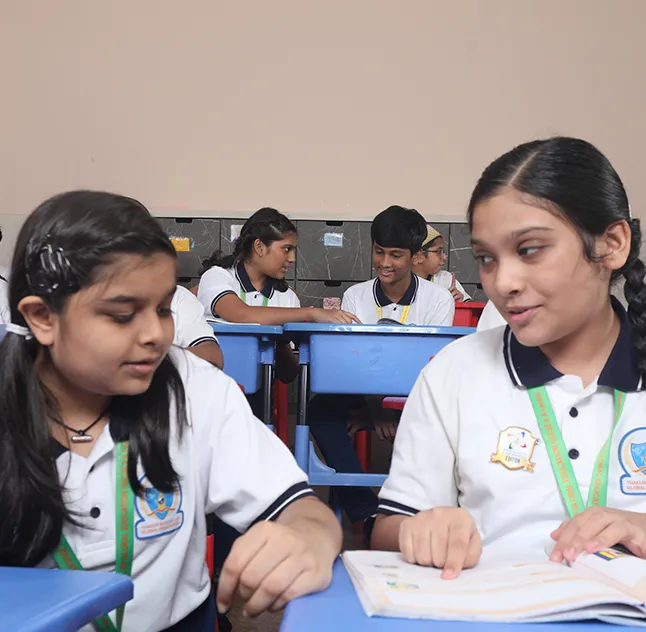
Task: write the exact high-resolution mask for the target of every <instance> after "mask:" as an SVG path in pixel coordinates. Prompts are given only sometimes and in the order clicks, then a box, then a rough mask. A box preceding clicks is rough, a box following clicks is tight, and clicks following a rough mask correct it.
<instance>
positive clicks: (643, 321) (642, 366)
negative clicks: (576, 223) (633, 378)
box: [620, 219, 646, 374]
mask: <svg viewBox="0 0 646 632" xmlns="http://www.w3.org/2000/svg"><path fill="white" fill-rule="evenodd" d="M628 225H629V226H630V255H629V256H628V261H626V265H625V266H624V267H623V268H622V269H621V271H620V272H621V274H623V276H624V278H625V279H626V283H625V284H624V296H625V297H626V301H628V319H629V320H630V324H631V325H632V328H633V343H634V345H635V350H636V352H637V366H638V368H639V370H640V371H641V373H642V374H646V284H645V283H644V278H645V277H646V266H645V265H644V262H643V261H642V260H641V259H640V258H639V252H640V248H641V242H642V232H641V227H640V223H639V220H638V219H630V220H628Z"/></svg>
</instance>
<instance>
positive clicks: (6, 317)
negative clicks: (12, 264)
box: [0, 279, 11, 325]
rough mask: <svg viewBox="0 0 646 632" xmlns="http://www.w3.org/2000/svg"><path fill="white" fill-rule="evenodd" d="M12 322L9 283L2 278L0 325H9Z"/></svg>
mask: <svg viewBox="0 0 646 632" xmlns="http://www.w3.org/2000/svg"><path fill="white" fill-rule="evenodd" d="M10 322H11V311H10V309H9V284H8V283H7V282H6V281H3V280H2V279H0V325H8V324H9V323H10Z"/></svg>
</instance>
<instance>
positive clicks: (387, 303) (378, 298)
mask: <svg viewBox="0 0 646 632" xmlns="http://www.w3.org/2000/svg"><path fill="white" fill-rule="evenodd" d="M407 306H410V311H409V312H408V317H407V318H406V322H405V323H402V324H406V325H435V326H437V327H450V326H452V325H453V316H454V314H455V301H454V300H453V297H452V296H451V293H450V292H449V291H448V290H445V289H444V288H443V287H441V286H440V285H437V284H435V283H430V282H429V281H426V280H424V279H421V278H420V277H418V276H417V275H415V274H411V283H410V285H409V287H408V290H406V293H405V294H404V296H403V297H402V299H401V300H400V301H399V303H393V302H391V300H390V299H389V298H388V297H387V296H386V295H385V294H384V291H383V290H382V289H381V283H380V282H379V279H371V280H370V281H364V282H363V283H357V285H353V286H352V287H351V288H348V289H347V290H346V291H345V294H344V295H343V301H342V302H341V309H342V310H344V311H346V312H350V313H351V314H354V315H355V316H356V317H357V318H358V319H359V320H360V321H361V322H362V323H364V324H365V325H369V324H374V323H376V322H377V321H378V320H379V319H380V318H390V319H391V320H397V321H399V322H402V318H403V316H404V310H405V308H406V307H407ZM380 311H381V315H380V314H379V312H380Z"/></svg>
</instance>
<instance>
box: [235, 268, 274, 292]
mask: <svg viewBox="0 0 646 632" xmlns="http://www.w3.org/2000/svg"><path fill="white" fill-rule="evenodd" d="M235 274H236V279H238V283H240V285H241V286H242V289H243V290H244V291H245V292H246V293H247V294H251V293H255V292H257V291H258V290H257V289H256V288H255V287H254V285H253V283H252V282H251V279H250V278H249V274H248V273H247V268H245V267H244V261H239V262H238V263H237V265H236V266H235ZM260 293H261V294H262V295H263V296H265V297H266V298H271V295H272V294H273V293H274V280H273V279H272V278H271V277H267V278H266V279H265V284H264V286H263V288H262V290H260Z"/></svg>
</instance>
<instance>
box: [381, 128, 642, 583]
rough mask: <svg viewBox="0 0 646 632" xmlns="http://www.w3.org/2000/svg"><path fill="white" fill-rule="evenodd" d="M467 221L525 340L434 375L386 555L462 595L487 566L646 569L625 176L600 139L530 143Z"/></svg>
mask: <svg viewBox="0 0 646 632" xmlns="http://www.w3.org/2000/svg"><path fill="white" fill-rule="evenodd" d="M468 221H469V226H470V228H471V241H472V248H473V254H474V255H475V258H476V260H477V261H478V265H479V267H480V278H481V280H482V285H483V289H484V290H485V292H486V294H487V296H489V297H490V299H491V301H492V303H493V304H494V305H495V307H496V308H497V310H498V311H499V312H500V313H501V314H503V315H504V318H505V320H506V321H507V323H508V325H507V327H497V328H494V329H491V330H489V331H483V332H480V333H476V334H473V335H471V336H466V337H464V338H462V339H461V340H458V341H457V342H454V343H453V344H451V345H449V346H448V347H446V348H445V349H443V350H442V351H441V352H440V353H439V354H438V355H436V356H435V358H434V359H433V361H432V362H431V363H430V364H429V365H428V366H427V367H426V368H425V369H424V370H423V371H422V373H421V375H420V377H419V379H418V380H417V383H416V384H415V386H414V387H413V390H412V392H411V394H410V397H409V398H408V401H407V403H406V407H405V409H404V412H403V415H402V419H401V423H400V426H399V430H398V432H397V439H396V440H395V449H394V453H393V458H392V465H391V468H390V474H389V476H388V479H387V481H386V483H385V485H384V487H383V488H382V490H381V492H380V500H381V502H380V507H379V513H380V515H379V516H378V518H377V521H376V524H375V528H374V532H373V538H372V544H373V546H374V547H375V548H378V549H387V550H401V552H402V554H403V556H404V558H405V559H406V560H407V561H409V562H413V563H417V564H421V565H425V566H436V567H440V568H443V569H444V572H443V577H445V578H454V577H456V576H457V575H458V574H459V573H460V571H461V569H462V568H466V567H470V566H473V565H475V564H476V563H477V562H478V560H479V559H480V557H481V555H483V554H484V556H486V558H487V559H489V560H491V559H496V560H500V559H502V558H503V557H505V556H509V557H511V558H513V557H516V559H518V557H519V556H522V557H523V558H525V560H528V559H531V557H532V556H535V557H538V558H543V559H545V557H546V551H547V554H548V555H549V556H550V559H551V560H552V561H555V562H563V561H567V562H572V561H574V560H576V558H577V557H578V556H579V555H581V554H584V553H595V552H598V551H599V550H601V549H603V548H607V547H612V546H614V545H617V544H621V545H623V546H625V547H627V548H628V549H629V550H630V551H631V553H633V554H634V555H636V556H638V557H641V558H646V500H645V498H646V496H645V495H644V494H645V493H646V481H645V479H644V476H643V473H642V471H643V469H644V445H646V429H645V428H644V419H645V418H646V391H645V390H644V388H643V378H644V374H645V373H646V342H645V340H646V318H645V314H646V286H645V285H644V277H645V273H646V268H645V266H644V264H643V263H642V261H641V260H640V258H639V251H640V243H641V237H642V236H641V229H640V225H639V220H636V219H633V218H632V217H631V214H630V207H629V204H628V198H627V195H626V191H625V189H624V186H623V184H622V182H621V179H620V178H619V175H618V174H617V172H616V171H615V170H614V168H613V167H612V165H611V164H610V162H609V161H608V160H607V159H606V157H605V156H603V154H601V153H600V152H599V151H598V150H597V149H596V148H595V147H593V146H592V145H591V144H590V143H587V142H585V141H583V140H579V139H574V138H562V137H558V138H552V139H549V140H541V141H532V142H529V143H525V144H523V145H520V146H518V147H516V148H515V149H513V150H511V151H510V152H508V153H506V154H504V155H503V156H501V157H500V158H498V159H496V160H495V161H494V162H493V163H492V164H490V165H489V166H488V167H487V168H486V169H485V171H484V172H483V174H482V176H481V177H480V180H479V181H478V184H477V185H476V187H475V190H474V192H473V194H472V196H471V201H470V203H469V208H468ZM619 277H623V278H624V279H625V286H624V292H625V296H626V300H627V302H628V311H626V310H624V308H623V307H622V305H621V304H620V303H619V301H617V300H616V299H615V298H614V297H612V296H611V294H610V286H611V284H613V283H614V281H615V280H617V279H618V278H619Z"/></svg>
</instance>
